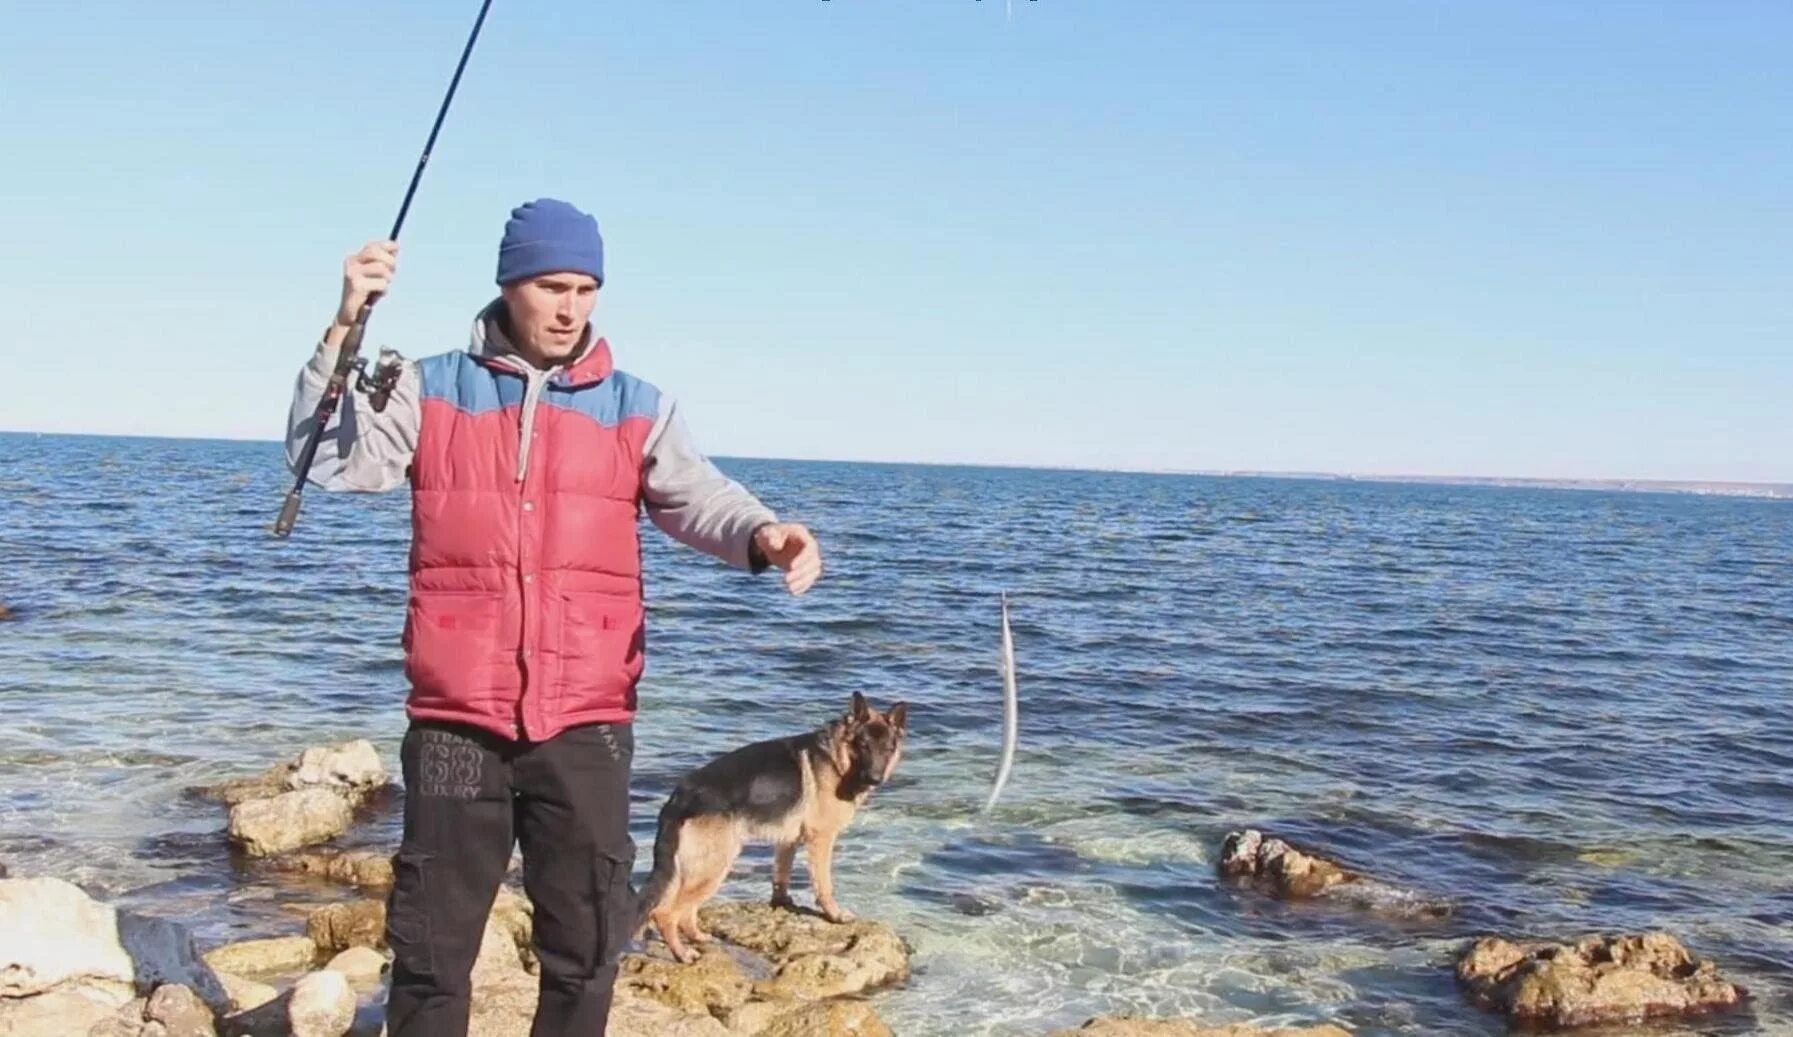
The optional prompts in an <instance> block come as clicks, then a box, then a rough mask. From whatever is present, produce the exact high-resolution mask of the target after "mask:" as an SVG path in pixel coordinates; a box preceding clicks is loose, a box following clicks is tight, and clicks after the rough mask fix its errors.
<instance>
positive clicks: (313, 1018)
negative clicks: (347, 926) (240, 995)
mask: <svg viewBox="0 0 1793 1037" xmlns="http://www.w3.org/2000/svg"><path fill="white" fill-rule="evenodd" d="M354 1022H355V992H354V990H352V989H351V988H350V987H349V981H348V979H347V978H345V977H344V976H343V975H342V974H341V973H339V972H330V971H328V970H325V971H320V972H310V973H306V974H305V975H304V976H302V977H300V979H299V981H298V982H297V983H295V984H293V986H292V989H290V990H288V991H286V992H285V993H283V994H281V995H280V996H279V997H277V998H275V999H274V1000H272V1001H270V1002H268V1003H267V1004H265V1005H262V1006H261V1007H260V1008H255V1009H251V1010H250V1011H247V1012H241V1013H238V1014H237V1015H233V1016H231V1017H229V1018H228V1019H226V1020H224V1025H223V1032H224V1037H343V1035H344V1034H346V1033H348V1032H349V1027H350V1026H351V1025H353V1024H354Z"/></svg>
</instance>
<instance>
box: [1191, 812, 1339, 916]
mask: <svg viewBox="0 0 1793 1037" xmlns="http://www.w3.org/2000/svg"><path fill="white" fill-rule="evenodd" d="M1220 873H1221V874H1222V875H1225V876H1227V877H1229V878H1247V879H1253V880H1255V881H1257V882H1258V883H1259V884H1260V885H1265V886H1268V887H1269V888H1270V889H1271V891H1272V892H1274V893H1275V894H1276V895H1277V896H1280V897H1287V898H1289V899H1291V900H1299V899H1302V898H1305V897H1312V896H1318V895H1319V894H1321V893H1323V892H1325V891H1326V890H1328V889H1330V888H1332V887H1333V886H1337V885H1340V884H1342V883H1346V882H1356V881H1358V880H1360V879H1361V878H1362V876H1361V875H1358V874H1357V873H1356V872H1352V871H1347V870H1346V869H1344V868H1342V867H1340V866H1339V865H1337V864H1334V863H1333V862H1332V861H1329V860H1326V859H1325V858H1323V857H1316V856H1313V855H1310V854H1306V853H1303V852H1301V851H1300V850H1297V849H1295V848H1294V847H1292V846H1290V845H1289V844H1288V843H1285V842H1283V841H1282V840H1281V839H1276V838H1269V837H1266V836H1265V835H1264V834H1263V833H1262V832H1259V831H1258V830H1257V829H1255V828H1248V829H1246V830H1245V831H1243V832H1233V833H1232V834H1230V835H1228V836H1227V837H1226V842H1225V843H1224V844H1223V845H1222V846H1221V850H1220Z"/></svg>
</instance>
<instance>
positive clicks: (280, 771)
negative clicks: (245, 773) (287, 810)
mask: <svg viewBox="0 0 1793 1037" xmlns="http://www.w3.org/2000/svg"><path fill="white" fill-rule="evenodd" d="M386 780H387V779H386V767H385V765H384V764H382V763H381V762H380V754H379V753H378V752H377V751H376V750H375V749H374V747H373V743H371V742H369V741H367V740H366V739H364V738H358V739H355V740H354V741H349V742H342V743H340V744H337V745H325V746H314V747H312V748H310V749H306V750H305V751H304V752H302V753H300V754H299V755H298V757H297V758H295V759H293V760H289V761H287V762H285V763H277V764H275V765H274V766H272V767H269V768H268V769H267V770H265V771H263V772H261V773H260V774H256V775H252V776H250V777H246V778H232V779H230V780H229V781H223V782H219V783H218V784H216V785H202V786H199V787H197V788H194V789H191V790H190V791H191V792H193V793H195V794H197V795H199V796H203V797H204V798H206V799H215V800H219V801H221V802H223V803H224V804H226V805H228V806H237V805H238V804H241V803H246V802H249V801H251V800H256V799H271V798H273V797H275V796H278V795H280V794H281V793H284V792H292V791H299V790H303V789H327V790H329V791H332V792H336V793H338V794H340V795H342V796H343V797H344V798H346V799H348V800H349V801H350V803H351V805H356V804H358V803H359V802H360V801H361V800H362V799H364V798H366V797H367V796H368V795H370V794H371V793H373V792H375V791H377V790H378V789H380V788H382V787H384V786H385V785H386Z"/></svg>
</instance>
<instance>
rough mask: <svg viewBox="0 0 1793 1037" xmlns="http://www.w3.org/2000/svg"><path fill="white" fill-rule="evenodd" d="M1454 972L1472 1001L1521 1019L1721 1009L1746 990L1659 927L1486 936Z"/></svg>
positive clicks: (1622, 1019) (1561, 1023) (1636, 1019)
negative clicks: (1576, 936)
mask: <svg viewBox="0 0 1793 1037" xmlns="http://www.w3.org/2000/svg"><path fill="white" fill-rule="evenodd" d="M1457 978H1458V979H1459V980H1460V981H1462V983H1463V984H1464V985H1465V986H1466V987H1467V988H1468V991H1469V994H1470V997H1471V998H1472V999H1473V1000H1474V1001H1475V1002H1476V1003H1477V1004H1479V1005H1481V1006H1482V1007H1484V1008H1489V1009H1493V1010H1496V1011H1500V1012H1504V1013H1505V1014H1506V1015H1507V1016H1508V1018H1509V1019H1510V1020H1511V1021H1513V1022H1515V1023H1518V1024H1520V1025H1523V1026H1551V1027H1571V1026H1590V1025H1596V1024H1618V1023H1623V1024H1629V1025H1636V1024H1638V1023H1641V1022H1643V1021H1644V1020H1646V1019H1652V1018H1658V1017H1673V1016H1690V1015H1698V1014H1703V1013H1707V1012H1715V1011H1722V1010H1724V1009H1728V1008H1733V1007H1735V1006H1736V1005H1738V1004H1739V1003H1741V1002H1742V1001H1743V1000H1744V999H1745V998H1746V997H1747V996H1748V991H1746V990H1744V989H1743V988H1742V987H1740V986H1737V985H1736V984H1733V983H1730V982H1727V981H1726V980H1724V979H1723V978H1721V977H1720V976H1719V975H1718V969H1717V966H1715V965H1714V964H1713V963H1712V962H1710V961H1703V960H1699V959H1696V958H1695V957H1694V956H1693V955H1692V953H1690V952H1689V951H1688V950H1687V948H1686V947H1685V946H1683V945H1682V943H1681V941H1679V940H1677V939H1675V938H1674V937H1673V936H1670V935H1669V934H1667V933H1647V934H1644V935H1639V936H1620V937H1605V936H1589V937H1586V938H1584V939H1581V940H1578V941H1576V942H1575V943H1573V944H1552V943H1513V942H1510V941H1507V940H1503V939H1499V938H1495V937H1488V938H1484V939H1482V940H1478V941H1476V943H1475V944H1474V945H1473V946H1471V947H1470V948H1469V950H1468V951H1467V952H1465V953H1464V955H1463V957H1462V958H1461V959H1460V960H1459V961H1458V962H1457Z"/></svg>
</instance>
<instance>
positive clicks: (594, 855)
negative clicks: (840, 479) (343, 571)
mask: <svg viewBox="0 0 1793 1037" xmlns="http://www.w3.org/2000/svg"><path fill="white" fill-rule="evenodd" d="M397 257H398V246H397V244H396V243H394V242H390V241H377V242H373V243H370V244H369V245H367V246H366V247H365V248H363V249H361V251H359V252H357V253H355V254H354V255H353V256H350V257H349V258H348V259H347V260H346V261H345V263H344V266H343V288H342V299H341V303H340V305H339V306H338V307H337V311H336V320H335V323H333V324H332V325H331V326H330V328H329V330H328V331H327V332H326V333H325V334H324V340H323V343H322V344H321V345H320V346H319V347H318V350H317V353H316V354H315V355H314V356H313V357H312V359H311V362H310V363H309V364H307V365H306V367H305V369H304V370H303V371H301V372H300V375H299V383H298V388H297V391H296V392H295V393H294V398H293V406H292V414H291V417H290V420H289V423H288V435H287V457H288V464H289V465H292V464H296V463H297V460H298V455H299V452H300V447H301V446H302V445H303V444H304V442H305V440H306V437H307V436H308V435H309V433H310V431H311V426H312V421H313V411H314V409H315V407H316V405H317V401H318V399H319V397H320V396H321V395H322V393H323V389H324V385H325V382H326V380H327V379H328V378H329V374H330V371H331V370H332V368H333V367H334V365H335V362H336V355H337V350H338V348H339V347H340V346H341V343H342V341H343V337H344V336H345V335H346V334H347V332H348V329H349V327H350V325H351V324H352V323H353V322H354V319H355V315H356V313H357V312H358V311H359V309H360V307H361V305H362V304H363V303H364V302H366V301H367V299H368V298H369V296H370V295H372V294H373V293H375V292H384V291H386V289H387V288H388V286H389V285H390V284H391V282H392V278H393V274H394V271H395V270H396V266H397ZM603 260H604V252H603V241H602V239H601V238H600V236H599V233H598V225H597V222H596V221H595V220H593V219H592V218H591V217H590V216H588V215H586V214H585V213H582V212H580V211H579V210H577V209H575V208H573V207H572V206H571V205H568V204H567V203H565V202H560V201H555V200H553V199H540V200H537V201H534V202H530V203H528V204H525V205H522V206H520V207H518V208H517V209H516V210H514V211H513V212H512V213H511V218H510V221H509V222H508V223H507V224H506V225H505V228H504V238H503V241H502V243H501V244H500V246H499V250H498V284H499V286H500V296H499V298H498V299H497V300H496V301H494V302H493V303H491V304H490V305H488V306H486V307H485V309H483V310H481V311H480V313H479V315H478V316H477V317H475V318H474V321H473V339H472V343H471V344H470V345H469V346H468V348H467V349H466V350H464V351H456V352H451V353H444V354H442V355H440V356H434V357H429V358H427V359H424V360H421V361H417V362H414V363H409V362H408V363H406V364H405V365H404V367H403V368H402V369H401V371H400V376H399V379H398V383H397V387H396V389H394V391H393V393H392V397H391V400H390V402H389V403H388V405H387V406H386V408H385V409H384V410H383V411H380V412H376V411H375V410H374V409H373V408H372V407H371V406H370V405H369V404H368V402H367V400H366V398H365V397H363V396H359V395H356V394H350V395H348V396H346V397H345V398H344V399H343V401H342V408H341V411H340V418H339V421H338V423H337V424H336V426H335V427H334V428H331V429H329V430H327V432H326V436H325V439H324V442H323V444H322V445H321V447H320V449H319V451H318V456H317V460H316V461H315V462H314V464H313V466H312V470H311V472H310V473H309V477H310V479H311V481H313V482H315V483H317V484H318V485H321V486H323V487H324V488H325V489H333V490H364V491H378V490H388V489H392V488H393V487H396V486H398V485H399V484H400V483H402V482H404V481H406V480H407V479H408V480H409V481H410V483H411V522H412V545H411V559H410V568H411V595H410V604H409V607H408V610H407V614H406V617H405V635H404V645H405V672H406V675H407V677H408V678H409V679H410V682H411V691H410V696H409V699H408V701H407V703H406V714H407V716H408V717H409V720H410V724H409V727H408V730H407V731H406V734H405V738H404V744H403V746H402V749H401V751H400V757H401V760H402V762H403V766H404V777H405V819H404V839H403V842H402V843H401V845H400V847H399V851H398V854H397V856H396V857H395V858H394V866H395V879H396V883H395V885H394V887H393V890H392V893H391V897H390V900H389V901H388V911H387V922H386V926H387V930H386V931H387V939H388V941H389V943H390V944H391V946H392V950H393V954H394V961H393V969H392V990H391V995H390V998H389V1000H388V1002H387V1026H388V1030H389V1032H390V1034H391V1035H392V1037H454V1035H462V1034H465V1033H466V1032H467V1025H468V1015H469V979H468V976H469V973H470V971H471V969H472V966H473V961H474V958H475V957H476V955H477V953H478V950H479V942H480V935H481V932H482V930H483V926H484V922H485V919H486V915H487V913H488V912H489V911H490V909H491V905H492V901H493V897H494V895H495V894H496V892H497V889H498V885H499V883H500V881H501V880H502V878H503V876H504V873H505V870H506V868H507V866H508V864H509V862H510V857H511V850H512V846H513V845H514V844H520V845H521V847H522V851H523V882H524V886H525V888H526V890H527V892H528V894H529V898H530V899H531V900H532V901H533V902H534V904H535V950H536V953H537V955H538V956H539V958H540V960H541V989H540V994H539V1001H538V1008H537V1012H536V1018H535V1024H534V1029H533V1030H532V1031H531V1033H532V1035H533V1037H561V1035H566V1037H571V1035H575V1034H577V1035H579V1037H587V1035H591V1034H602V1033H603V1032H604V1027H605V1020H606V1017H607V1016H608V1015H609V1011H610V997H611V987H612V985H613V983H614V982H615V978H616V958H617V953H618V951H619V949H620V948H621V946H622V944H623V943H624V942H626V941H627V939H628V937H629V927H630V923H631V921H632V908H633V903H632V900H633V895H632V892H631V890H630V886H629V873H630V870H631V868H632V866H633V863H634V859H635V848H634V844H633V843H632V842H631V841H630V839H629V830H628V813H629V793H628V785H629V766H630V762H631V759H632V756H633V751H634V738H633V734H632V730H633V729H632V727H631V721H632V719H633V717H634V713H635V686H636V682H637V681H638V680H639V679H640V677H641V672H642V662H643V608H642V589H641V555H640V542H639V540H638V537H637V526H636V524H637V516H638V514H639V509H641V508H645V509H646V511H647V514H648V516H649V517H650V518H652V519H653V521H654V524H655V525H657V526H659V527H660V528H661V529H662V530H664V531H665V532H666V533H668V534H670V535H671V536H672V537H674V538H675V539H677V540H680V541H682V542H684V543H686V544H689V545H691V546H693V547H696V548H698V549H699V550H701V551H705V552H707V553H709V554H712V555H715V556H716V557H718V558H721V559H723V560H724V561H727V562H729V563H731V564H733V565H735V566H738V567H740V568H744V569H751V570H753V571H755V572H758V571H760V570H761V569H764V568H766V567H767V566H768V565H774V566H777V567H779V568H781V569H783V570H784V571H785V585H786V587H787V588H788V589H789V590H790V592H791V593H793V594H802V593H803V592H804V591H806V590H808V589H809V587H810V586H811V585H812V584H814V583H815V581H816V580H817V579H818V578H819V577H820V575H821V571H822V564H821V554H820V551H819V549H818V547H817V545H816V542H815V539H814V537H813V536H811V535H810V532H809V531H808V530H807V529H805V528H804V527H803V526H801V525H796V524H790V523H781V522H779V521H778V520H777V519H776V517H775V516H774V515H773V514H772V513H771V512H770V511H769V510H767V508H766V507H765V506H764V505H762V504H761V503H760V502H759V501H758V500H756V499H755V498H754V497H753V496H752V495H751V494H749V493H748V492H747V491H746V490H744V489H742V488H741V487H740V486H739V485H737V484H735V483H733V482H731V481H729V480H728V479H727V478H725V477H724V476H723V475H722V473H720V472H719V471H717V470H716V468H715V467H714V466H713V465H711V464H710V462H709V461H707V460H705V459H704V457H703V456H702V455H701V454H699V453H698V452H697V449H696V448H695V447H694V446H693V445H692V443H691V439H690V437H689V435H688V434H687V433H686V431H685V427H684V424H683V422H682V421H681V420H680V418H679V414H678V410H677V408H676V407H675V405H674V404H673V402H672V400H671V399H670V398H669V397H666V396H663V395H661V394H660V392H659V391H658V390H657V389H655V388H654V387H653V386H651V385H649V384H648V383H646V382H644V381H641V380H640V379H637V378H634V377H631V376H630V375H627V374H624V373H623V372H621V371H617V370H615V369H614V368H613V367H612V366H611V354H610V347H609V346H608V345H607V344H606V343H605V341H604V340H603V339H602V338H598V337H597V336H596V335H595V334H594V332H593V331H592V329H591V325H590V317H591V312H592V308H593V307H594V306H595V305H596V303H597V299H598V292H599V290H600V289H601V288H602V286H603V283H604V262H603Z"/></svg>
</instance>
